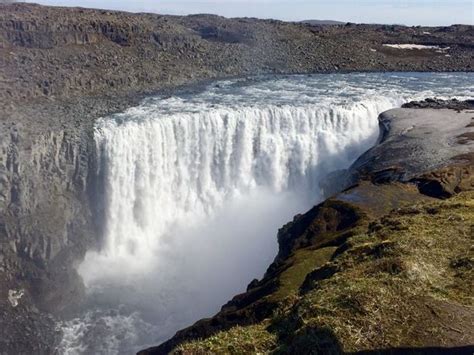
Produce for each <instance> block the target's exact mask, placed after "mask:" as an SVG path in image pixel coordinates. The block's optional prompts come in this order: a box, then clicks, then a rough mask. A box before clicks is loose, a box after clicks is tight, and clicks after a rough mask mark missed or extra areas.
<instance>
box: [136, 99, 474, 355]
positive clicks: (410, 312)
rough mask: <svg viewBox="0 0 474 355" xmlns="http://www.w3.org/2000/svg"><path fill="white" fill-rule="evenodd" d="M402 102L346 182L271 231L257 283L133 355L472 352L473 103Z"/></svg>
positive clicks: (387, 117)
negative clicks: (273, 253) (272, 244)
mask: <svg viewBox="0 0 474 355" xmlns="http://www.w3.org/2000/svg"><path fill="white" fill-rule="evenodd" d="M406 106H407V107H411V108H401V109H394V110H390V111H388V112H385V113H383V114H382V115H381V116H380V122H381V129H382V135H381V137H382V138H381V141H380V143H379V144H378V145H376V146H375V147H374V148H372V149H371V150H369V151H368V152H367V153H365V154H364V155H363V156H362V157H360V158H359V159H358V160H357V161H356V162H355V163H354V164H353V166H352V167H351V168H350V169H349V171H347V174H346V176H347V181H348V184H349V185H350V187H349V188H347V189H345V190H344V191H343V192H340V193H338V194H336V195H335V196H333V197H331V198H329V199H327V200H326V201H325V202H323V203H321V204H320V205H318V206H315V207H314V208H312V209H311V210H310V211H308V212H307V213H305V214H303V215H299V216H296V217H295V218H294V220H293V221H292V222H290V223H288V224H287V225H285V226H284V227H282V228H281V229H280V231H279V233H278V242H279V253H278V255H277V257H276V258H275V261H274V262H273V264H272V265H270V267H269V268H268V270H267V272H266V274H265V276H264V277H263V279H262V280H254V281H252V282H251V283H250V284H249V286H248V288H247V292H246V293H244V294H241V295H237V296H235V297H234V298H233V299H232V300H231V301H229V302H228V303H227V304H225V305H224V306H223V307H222V309H221V311H220V312H219V313H218V314H216V315H215V316H214V317H212V318H210V319H203V320H201V321H198V322H197V323H196V324H194V325H193V326H191V327H189V328H187V329H184V330H182V331H180V332H178V333H177V334H176V335H175V336H174V337H173V338H172V339H170V340H169V341H167V342H165V343H164V344H162V345H161V346H159V347H156V348H151V349H148V350H144V351H142V352H141V353H140V354H166V353H169V352H172V353H177V354H195V353H197V354H203V353H222V352H225V353H236V354H239V353H248V352H258V353H266V352H275V353H292V354H293V353H295V354H300V353H310V352H311V353H318V352H323V353H335V354H337V353H341V352H358V351H369V352H379V351H382V352H383V351H385V350H386V351H387V353H392V352H395V353H396V352H400V353H402V352H403V353H407V352H408V353H418V352H417V351H424V352H432V353H436V352H441V351H444V352H450V353H470V352H472V350H473V349H474V333H473V330H472V322H473V321H474V310H473V304H472V287H471V285H472V282H473V281H474V280H473V272H472V270H473V258H472V250H470V249H469V248H470V244H471V242H472V238H473V237H474V225H473V221H474V214H473V212H474V148H473V147H474V143H473V139H474V137H473V135H472V134H473V132H474V130H473V128H474V105H473V102H463V103H461V102H458V101H448V102H443V101H440V100H427V101H424V102H417V103H410V104H407V105H406ZM429 106H432V107H436V108H429ZM427 107H428V108H427ZM447 107H453V108H451V109H448V108H447ZM460 107H462V108H463V109H462V110H460V109H459V108H460ZM420 108H421V109H420ZM420 348H421V349H420ZM416 349H418V350H416Z"/></svg>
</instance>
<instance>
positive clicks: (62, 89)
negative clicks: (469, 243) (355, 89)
mask: <svg viewBox="0 0 474 355" xmlns="http://www.w3.org/2000/svg"><path fill="white" fill-rule="evenodd" d="M0 10H1V11H0V58H1V62H0V116H1V117H0V125H1V126H0V127H1V130H0V139H1V140H0V146H1V150H0V243H1V254H0V262H1V265H0V267H1V268H0V285H1V287H0V322H1V325H2V326H1V334H0V348H1V349H2V351H4V352H6V353H52V352H54V351H55V349H56V347H57V346H58V344H59V343H60V342H61V338H62V337H63V335H62V334H61V331H60V330H58V328H57V319H63V318H64V319H67V318H69V317H70V316H71V315H72V314H75V313H77V312H78V311H79V309H78V308H79V307H81V304H82V301H83V299H84V298H85V297H86V296H85V295H86V288H85V286H84V284H83V280H82V279H81V277H80V276H79V275H78V273H77V268H78V266H79V265H80V264H81V262H82V261H83V259H84V257H85V255H86V252H87V251H89V250H91V249H98V248H99V247H100V246H101V243H102V242H103V241H102V240H101V239H100V237H99V236H101V235H103V232H104V230H103V229H104V226H103V219H104V213H106V212H105V210H104V206H103V205H102V203H101V199H102V197H103V196H102V193H103V191H102V186H101V185H100V180H98V179H97V172H98V171H100V168H101V165H100V164H101V162H100V161H99V159H98V157H99V156H100V154H99V152H98V151H97V149H98V148H97V147H98V146H97V144H96V140H95V139H96V137H95V134H96V125H97V120H98V119H99V118H101V117H102V118H103V117H109V116H111V115H113V114H117V113H120V112H124V111H126V110H127V109H129V108H130V107H137V106H139V105H140V104H141V103H142V102H144V101H143V100H144V99H145V101H146V98H147V97H150V96H155V97H156V96H157V95H159V96H160V97H161V99H162V100H166V99H169V97H174V96H176V95H179V93H182V92H185V93H186V92H187V93H188V94H190V95H197V94H198V93H199V92H202V91H205V90H207V88H208V87H209V86H211V87H212V86H213V85H217V86H216V87H215V90H216V91H219V89H221V88H220V87H219V85H223V84H220V83H219V82H215V81H214V80H216V79H234V80H235V78H239V77H242V78H247V79H246V80H248V81H250V82H252V81H253V80H255V81H259V80H268V79H266V78H265V75H269V74H272V75H274V74H280V75H284V74H314V73H334V72H378V71H384V72H385V71H421V72H448V71H449V72H453V71H454V72H469V71H472V69H473V65H474V63H473V53H474V29H473V27H472V26H463V25H457V26H451V27H440V28H423V27H404V26H383V25H357V24H346V25H335V26H319V25H315V26H313V25H311V24H296V23H286V22H281V21H274V20H257V19H225V18H222V17H218V16H211V15H195V16H187V17H177V16H162V15H156V14H130V13H123V12H114V11H105V10H89V9H81V8H52V7H44V6H39V5H32V4H18V3H16V4H0ZM426 32H429V34H426ZM404 43H408V44H418V45H422V46H423V45H425V46H437V47H439V48H445V49H443V51H441V52H440V51H437V50H436V49H398V48H391V47H387V46H384V44H404ZM448 47H449V48H448ZM259 75H261V76H262V75H263V77H258V76H259ZM458 75H459V76H462V75H463V74H458ZM465 75H469V74H465ZM447 80H449V79H447ZM456 85H457V83H456ZM223 86H225V85H223ZM447 86H449V85H448V84H447ZM452 89H453V90H452V92H451V93H449V94H448V93H446V94H445V96H449V95H450V94H452V95H454V96H456V95H461V96H462V95H466V94H468V91H469V86H468V85H467V86H466V87H465V88H464V89H463V91H464V92H462V93H461V92H456V90H455V89H456V87H454V88H452ZM408 98H409V97H407V99H408ZM417 99H422V97H419V98H417ZM402 102H403V101H401V102H397V103H394V104H393V105H394V106H393V107H395V106H397V104H398V105H401V104H402ZM440 105H441V106H442V107H444V106H443V104H440ZM428 106H429V105H428ZM388 108H391V107H390V106H389V107H386V109H388ZM375 118H376V117H375ZM440 120H442V118H440ZM467 125H468V123H466V126H467ZM409 127H410V125H407V126H405V127H404V129H409ZM435 129H436V128H433V127H432V128H431V131H435ZM399 131H400V130H398V131H397V130H394V131H393V132H399ZM391 132H392V131H391ZM390 134H395V133H390ZM461 134H464V135H465V137H464V138H465V139H464V140H465V141H466V144H467V145H466V144H461V143H459V144H458V145H459V146H462V147H464V148H466V147H469V144H470V143H469V142H470V139H471V138H470V137H471V136H470V131H469V130H468V131H466V132H463V133H462V132H461V133H459V134H458V135H461ZM372 143H374V142H372ZM367 148H368V147H367ZM375 149H382V148H375ZM430 149H431V151H432V150H433V149H434V148H430ZM453 152H454V150H453ZM360 153H362V151H361V152H360ZM467 153H469V152H467ZM467 153H466V152H463V153H462V154H467ZM377 154H378V155H380V156H387V153H385V152H380V153H377ZM397 154H398V156H403V154H405V153H404V152H403V151H402V152H401V153H400V152H398V153H397ZM462 154H461V153H459V154H458V155H462ZM365 157H367V156H365ZM369 157H370V155H369ZM353 158H354V159H355V158H356V157H353ZM415 158H416V156H412V157H411V158H410V161H414V160H413V159H415ZM424 158H426V159H423V161H419V162H416V163H413V166H415V167H419V166H421V165H420V164H422V163H423V164H426V162H429V161H432V160H433V159H434V158H433V155H432V156H431V158H430V157H427V156H424ZM452 158H453V156H449V157H447V158H445V159H444V160H443V161H437V162H436V164H437V165H433V166H424V169H421V170H417V171H416V173H410V174H408V175H409V177H408V178H407V177H406V175H407V174H406V170H407V169H408V170H409V169H410V168H407V167H405V166H402V168H398V170H396V169H395V170H393V169H392V167H391V166H390V164H389V163H386V165H384V166H383V167H377V169H375V168H374V166H377V165H376V164H374V163H373V161H372V160H370V159H367V160H366V161H364V160H359V162H365V164H361V167H359V166H357V168H356V169H355V168H354V169H355V170H353V171H357V173H358V174H359V173H360V174H361V175H364V176H369V180H370V179H372V180H374V179H375V180H376V181H375V182H380V181H390V182H393V181H399V180H400V179H401V180H403V179H405V180H406V181H405V180H403V181H402V182H403V183H405V182H407V181H410V182H415V180H416V182H417V184H418V185H417V186H425V187H426V189H427V191H441V192H442V194H446V196H451V195H452V194H453V191H456V192H457V191H461V190H462V191H464V190H466V188H465V187H462V186H467V185H469V184H467V185H466V183H465V180H463V179H464V178H460V180H459V181H457V182H456V183H454V182H453V183H451V182H449V183H448V185H449V186H448V185H446V183H445V180H446V179H445V175H444V174H445V173H443V172H440V170H439V169H442V168H443V166H445V167H448V166H450V164H453V163H452ZM361 159H364V157H362V158H361ZM430 159H431V160H430ZM367 161H368V162H369V163H366V162H367ZM462 161H463V163H462V164H464V165H465V164H466V163H465V159H464V160H462ZM468 161H469V164H470V165H469V164H468V166H471V167H472V160H468ZM367 164H368V165H367ZM396 165H397V166H398V165H399V164H396ZM464 165H463V166H464ZM367 167H370V169H368V168H367ZM435 168H436V169H438V170H436V169H435ZM390 169H392V170H390ZM450 169H451V168H449V169H448V170H450ZM463 169H464V168H463ZM327 172H329V171H327ZM380 172H382V173H380ZM429 172H431V174H432V175H431V177H430V179H431V180H430V179H428V178H427V177H426V176H425V174H427V173H429ZM446 174H447V175H448V176H452V175H453V174H454V176H461V177H463V176H464V175H465V174H466V173H465V172H459V171H457V170H456V172H454V173H453V172H452V171H451V170H450V171H449V172H448V173H446ZM463 174H464V175H463ZM470 174H471V173H470V172H469V173H468V175H469V176H471V175H470ZM433 176H434V177H433ZM402 177H403V178H402ZM354 179H355V180H354ZM357 179H358V178H354V177H353V178H351V179H349V178H348V180H347V181H352V182H354V181H358V180H357ZM450 179H451V178H448V179H447V180H448V181H451V180H450ZM440 180H442V181H443V184H444V185H442V186H441V187H440V186H438V185H439V184H437V181H438V182H439V181H440ZM347 181H346V183H347ZM433 181H434V182H433ZM372 182H374V181H372ZM340 186H345V185H344V184H342V183H341V185H340ZM362 186H365V185H363V184H362ZM370 186H371V185H370ZM390 186H391V185H390ZM433 186H435V187H433ZM460 186H461V187H460ZM366 188H367V191H375V190H373V189H377V188H379V187H370V188H369V187H366ZM380 188H382V189H383V188H384V187H380ZM391 188H392V187H389V189H391ZM397 189H398V187H397ZM357 191H358V190H357ZM364 191H365V190H364ZM397 191H398V190H397ZM390 193H398V192H390ZM417 193H418V192H416V191H409V192H407V196H412V195H411V194H417ZM431 194H433V193H431ZM434 194H435V195H436V196H438V197H439V193H434ZM437 194H438V195H437ZM347 195H350V193H347ZM428 195H429V194H428ZM416 196H419V195H416ZM443 197H445V196H444V195H443ZM347 198H349V197H347ZM409 198H411V197H407V199H409ZM417 198H418V197H417ZM397 206H398V204H396V205H395V206H393V207H397ZM336 209H338V207H337V208H336ZM311 211H313V212H309V215H305V216H311V218H315V215H317V210H314V209H312V210H311ZM384 211H385V210H384ZM331 213H332V212H330V214H331ZM338 213H339V212H338ZM300 218H301V217H300ZM308 218H309V217H308ZM303 220H305V218H303ZM282 222H284V221H282ZM297 225H298V227H294V229H298V228H300V227H299V224H297ZM285 229H286V230H290V231H291V230H292V229H291V225H289V226H286V227H285ZM287 234H288V233H287ZM285 235H286V234H285V233H284V232H281V233H280V237H279V240H280V252H279V255H278V257H277V259H276V261H275V263H276V264H272V267H271V268H270V269H269V271H268V272H267V274H266V275H267V276H266V278H264V279H263V280H262V281H257V282H253V283H252V287H250V288H249V293H248V294H246V295H244V296H242V297H240V298H242V299H243V301H242V302H241V301H240V300H239V299H240V298H239V299H238V300H236V301H233V302H234V303H231V304H230V305H229V307H230V308H232V312H231V313H230V314H232V316H234V315H235V312H237V311H239V310H240V308H239V307H241V305H242V304H245V305H249V304H252V302H253V301H254V300H255V297H261V294H260V293H259V292H263V293H264V294H265V295H267V294H268V289H267V288H266V287H267V286H268V285H266V284H265V282H266V281H268V280H271V282H269V285H270V286H271V285H273V282H274V280H275V278H274V277H275V275H280V273H281V270H282V268H284V267H283V266H281V265H280V264H279V262H283V265H285V260H286V258H287V257H288V256H289V255H290V253H291V252H292V251H293V249H294V247H293V246H291V247H289V246H288V245H286V243H282V242H281V240H283V239H285V238H286V237H285ZM293 238H294V237H292V238H290V239H293ZM303 239H304V238H303ZM306 239H308V238H306ZM310 239H311V238H310ZM292 243H293V241H292ZM296 243H297V244H298V245H299V244H301V245H308V241H302V240H300V239H298V238H297V242H296ZM305 243H306V244H305ZM310 244H311V243H310ZM343 245H344V244H343V243H342V242H341V243H339V244H337V245H333V244H331V246H330V247H343ZM282 246H283V247H282ZM326 251H328V250H326ZM325 255H326V254H325ZM328 255H329V254H328ZM328 255H326V256H325V259H324V260H326V259H328ZM316 266H320V265H319V264H318V265H313V267H316ZM285 267H286V266H285ZM268 275H270V276H268ZM268 277H270V278H268ZM300 281H303V280H300ZM307 283H310V281H307ZM270 286H268V287H270ZM272 287H273V286H272ZM308 287H309V288H311V287H310V286H308ZM272 290H273V289H272ZM249 295H251V296H249ZM249 297H250V299H251V300H252V302H251V301H249ZM239 302H241V303H239ZM235 304H237V306H235ZM236 309H237V311H236ZM226 312H227V311H225V312H224V313H225V314H227V313H226ZM252 312H253V311H252ZM237 313H238V312H237ZM264 314H266V313H264ZM219 317H220V316H218V317H217V319H218V320H219ZM245 317H249V319H254V320H256V318H254V315H253V314H251V315H249V314H247V313H245ZM259 317H260V316H259ZM258 320H260V318H258ZM219 322H220V321H218V324H219V325H218V326H216V327H211V329H212V331H210V330H209V327H208V326H207V325H206V326H204V327H203V328H204V329H205V330H204V331H201V330H200V331H195V330H193V329H196V328H192V329H191V330H190V331H186V332H185V333H181V334H184V335H180V336H178V337H176V338H174V340H173V341H171V342H168V343H165V345H164V346H163V347H162V348H161V350H158V351H162V349H166V350H171V345H173V346H175V345H177V344H178V342H177V341H176V339H178V340H180V341H182V340H187V341H189V340H191V339H194V338H195V337H196V336H197V337H204V336H210V335H211V334H214V333H215V332H216V331H218V330H224V329H225V328H226V327H228V326H229V325H230V324H232V325H235V324H241V325H244V324H245V322H243V323H242V322H241V323H239V322H235V323H233V322H227V321H225V322H223V323H222V324H221V323H219ZM189 334H193V335H192V336H190V335H189Z"/></svg>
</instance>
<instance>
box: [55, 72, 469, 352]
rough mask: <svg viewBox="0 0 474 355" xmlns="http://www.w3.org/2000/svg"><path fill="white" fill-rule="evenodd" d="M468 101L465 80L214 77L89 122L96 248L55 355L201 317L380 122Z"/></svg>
mask: <svg viewBox="0 0 474 355" xmlns="http://www.w3.org/2000/svg"><path fill="white" fill-rule="evenodd" d="M473 92H474V75H473V74H465V73H460V74H416V73H415V74H414V73H410V74H407V73H405V74H402V73H393V74H334V75H310V76H307V75H305V76H289V77H273V78H257V79H246V80H232V81H223V82H218V83H214V84H211V85H209V86H208V87H206V88H204V89H203V90H200V91H194V92H188V93H186V92H182V93H180V94H176V95H175V96H172V97H155V98H149V99H147V100H145V101H144V102H143V103H142V104H141V105H140V106H138V107H134V108H130V109H128V110H127V111H126V112H124V113H120V114H116V115H113V116H110V117H104V118H103V119H100V120H99V121H98V122H97V126H96V137H95V139H96V144H97V148H98V149H97V151H98V154H99V156H98V160H99V162H100V164H99V166H100V169H99V171H98V172H97V176H98V179H99V180H98V181H99V186H100V189H99V190H100V192H101V195H100V196H97V198H98V201H97V203H98V204H99V206H101V207H102V208H103V235H102V236H101V238H102V248H101V250H100V251H91V252H89V253H88V254H87V256H86V258H85V260H84V262H83V263H82V264H81V265H80V266H79V272H80V274H81V276H82V277H83V279H84V281H85V283H86V286H87V293H88V302H87V305H86V307H85V309H84V311H83V313H82V315H81V316H79V317H78V318H75V319H73V320H70V321H67V322H63V323H61V324H60V327H61V328H62V330H63V331H64V337H63V340H62V343H61V346H60V352H61V353H68V354H82V353H83V354H92V353H94V354H130V353H133V352H134V351H137V350H139V349H141V348H144V347H147V346H149V345H157V344H159V343H160V342H161V341H163V340H166V338H168V337H169V336H171V335H173V333H174V332H175V331H177V330H178V329H180V328H182V327H184V326H187V325H189V324H191V323H192V322H194V321H196V320H197V319H199V318H201V317H205V316H210V315H212V314H213V313H215V312H216V311H218V310H219V308H220V306H221V305H222V304H223V303H225V302H226V301H227V300H228V299H230V298H231V297H232V296H233V295H235V294H237V293H239V292H242V291H244V290H245V287H246V285H247V284H248V282H249V281H250V280H252V279H253V278H256V277H257V278H258V277H261V276H262V275H263V273H264V271H265V269H266V267H267V266H268V265H269V264H270V263H271V261H272V259H273V258H274V256H275V255H276V253H277V241H276V234H277V230H278V228H279V227H281V226H282V225H283V224H284V223H286V222H287V221H289V220H291V219H292V217H293V216H294V215H295V214H297V213H301V212H304V211H305V210H307V209H308V208H309V207H310V206H312V205H314V204H316V203H318V202H319V201H321V200H322V199H323V198H324V197H325V192H324V191H323V190H321V188H320V183H321V182H322V181H323V179H324V178H325V176H326V175H327V174H328V173H330V172H332V171H334V170H339V169H344V168H347V167H349V166H350V164H351V163H352V162H353V161H354V160H355V159H356V158H357V157H358V156H359V155H360V154H362V153H363V152H364V151H365V150H367V149H368V148H370V147H371V146H372V145H373V144H374V143H375V142H376V139H377V137H378V133H379V131H378V121H377V117H378V115H379V114H380V113H381V112H383V111H385V110H387V109H390V108H394V107H398V106H400V105H401V104H402V103H403V102H406V101H409V100H413V99H421V98H425V97H433V96H437V97H451V96H452V95H455V96H458V97H463V96H469V95H471V96H472V93H473Z"/></svg>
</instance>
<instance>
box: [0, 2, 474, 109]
mask: <svg viewBox="0 0 474 355" xmlns="http://www.w3.org/2000/svg"><path fill="white" fill-rule="evenodd" d="M390 43H392V44H405V43H409V44H421V45H436V46H440V49H439V50H436V49H421V50H410V49H394V48H390V47H386V46H384V44H390ZM448 47H449V48H448ZM473 51H474V28H473V26H461V25H459V26H451V27H436V28H426V27H425V28H424V27H404V26H384V25H356V24H346V25H337V26H319V25H311V24H304V23H299V24H298V23H287V22H282V21H275V20H257V19H251V18H240V19H226V18H223V17H219V16H212V15H194V16H187V17H177V16H163V15H157V14H132V13H125V12H116V11H105V10H90V9H81V8H52V7H44V6H39V5H32V4H19V3H16V4H0V58H1V65H0V78H1V79H2V80H1V81H0V95H1V96H0V97H1V98H2V99H3V100H2V101H3V102H4V101H5V100H8V102H12V100H15V99H19V100H24V99H31V98H44V97H47V98H50V99H59V98H65V97H73V96H76V95H81V96H85V95H94V96H97V95H110V96H113V95H117V94H127V95H130V93H131V92H137V93H139V92H146V91H153V90H157V89H160V88H163V87H174V86H176V85H179V84H184V83H190V82H193V81H194V82H195V81H198V80H203V79H210V78H217V77H219V78H222V77H229V76H242V75H255V74H259V73H308V72H311V73H314V72H334V71H394V70H395V71H469V70H472V69H473V65H474V64H473V60H472V59H473Z"/></svg>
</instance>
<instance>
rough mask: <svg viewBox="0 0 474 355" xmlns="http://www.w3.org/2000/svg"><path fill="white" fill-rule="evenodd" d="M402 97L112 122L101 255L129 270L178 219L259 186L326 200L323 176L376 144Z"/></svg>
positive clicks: (104, 160)
mask: <svg viewBox="0 0 474 355" xmlns="http://www.w3.org/2000/svg"><path fill="white" fill-rule="evenodd" d="M394 104H395V103H394V101H393V100H390V99H385V98H381V99H375V100H367V101H364V102H358V103H355V104H351V105H346V106H339V107H318V106H316V105H306V106H288V105H284V106H267V107H263V108H258V107H243V108H240V109H232V108H231V109H226V108H220V109H215V110H210V111H207V112H198V113H185V114H171V115H167V116H163V117H153V116H151V117H150V116H149V115H148V116H147V117H146V118H145V119H135V120H134V119H129V120H127V121H121V122H120V121H117V120H111V119H108V120H103V121H102V122H100V124H99V126H98V127H97V129H96V143H97V147H98V151H99V154H100V157H99V160H100V162H101V166H102V169H103V171H101V172H100V173H101V174H102V175H103V182H104V191H105V196H106V200H105V206H104V207H105V217H106V222H105V223H106V224H105V234H104V244H103V249H102V250H101V251H100V252H99V254H98V255H94V257H98V258H99V259H102V261H105V260H107V259H109V260H112V261H113V260H121V262H122V261H124V260H127V262H128V265H129V269H128V271H132V270H137V271H143V270H142V269H141V267H140V266H143V267H147V261H150V260H151V259H153V258H154V257H155V256H156V251H157V248H160V247H163V244H166V238H167V231H169V229H170V228H171V226H172V225H176V224H181V223H188V224H193V223H198V222H199V221H200V220H202V219H203V218H208V217H209V216H212V214H214V213H215V212H216V210H217V209H219V208H221V207H223V205H224V203H225V202H226V201H229V200H231V199H233V198H235V197H239V196H242V195H247V194H249V193H250V192H251V191H254V190H258V189H266V190H268V191H270V192H272V193H275V194H278V193H282V192H288V191H291V192H292V193H295V194H301V195H305V196H306V197H307V199H308V201H307V202H313V203H314V202H316V201H318V200H319V198H320V197H321V191H320V190H319V185H318V183H319V181H320V179H321V177H322V176H324V175H325V174H327V173H328V172H329V171H332V170H336V169H341V168H345V167H347V166H348V164H350V162H352V161H353V160H354V159H355V158H356V157H357V156H358V155H360V154H361V153H362V152H363V151H364V150H365V149H366V148H367V147H368V146H370V145H371V144H373V143H374V141H375V139H376V137H377V133H378V129H377V127H378V123H377V115H378V113H379V112H381V111H383V110H385V109H388V108H390V107H392V106H394ZM162 239H163V240H162ZM163 242H165V243H163ZM196 242H198V241H196ZM164 247H166V246H164ZM89 257H90V255H89ZM135 261H136V262H135Z"/></svg>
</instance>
